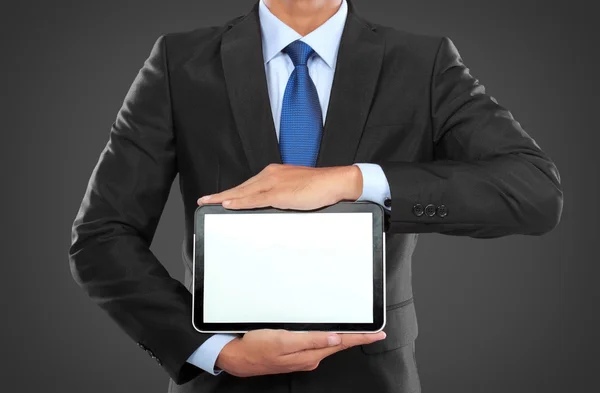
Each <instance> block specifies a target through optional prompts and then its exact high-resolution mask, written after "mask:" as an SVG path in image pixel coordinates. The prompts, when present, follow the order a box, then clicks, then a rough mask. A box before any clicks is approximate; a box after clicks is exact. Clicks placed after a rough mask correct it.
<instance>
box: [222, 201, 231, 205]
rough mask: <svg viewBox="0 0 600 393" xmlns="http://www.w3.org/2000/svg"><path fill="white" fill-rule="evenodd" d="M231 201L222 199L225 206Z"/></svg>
mask: <svg viewBox="0 0 600 393" xmlns="http://www.w3.org/2000/svg"><path fill="white" fill-rule="evenodd" d="M230 203H231V201H223V206H227V205H229V204H230Z"/></svg>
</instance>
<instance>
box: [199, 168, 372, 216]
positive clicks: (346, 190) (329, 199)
mask: <svg viewBox="0 0 600 393" xmlns="http://www.w3.org/2000/svg"><path fill="white" fill-rule="evenodd" d="M362 187H363V184H362V173H361V171H360V168H359V167H357V166H356V165H350V166H338V167H329V168H313V167H306V166H298V165H290V164H269V165H268V166H267V167H266V168H265V169H263V170H262V171H261V172H260V173H259V174H258V175H256V176H254V177H251V178H250V179H248V180H246V181H245V182H244V183H242V184H240V185H238V186H237V187H234V188H231V189H229V190H226V191H223V192H220V193H218V194H213V195H210V196H208V195H207V196H204V197H202V198H200V199H199V200H198V204H199V205H202V204H204V203H222V204H223V206H224V207H226V208H228V209H252V208H258V207H268V206H272V207H275V208H279V209H295V210H312V209H318V208H321V207H323V206H328V205H333V204H335V203H337V202H339V201H341V200H351V201H355V200H357V199H358V198H359V197H360V195H361V194H362Z"/></svg>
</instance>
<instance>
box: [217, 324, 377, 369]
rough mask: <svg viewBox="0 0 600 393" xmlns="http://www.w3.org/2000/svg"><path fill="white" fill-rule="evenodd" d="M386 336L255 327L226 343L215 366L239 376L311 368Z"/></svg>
mask: <svg viewBox="0 0 600 393" xmlns="http://www.w3.org/2000/svg"><path fill="white" fill-rule="evenodd" d="M384 338H385V333H384V332H379V333H368V334H354V333H344V334H335V333H327V332H306V333H299V332H289V331H287V330H280V329H278V330H273V329H260V330H252V331H250V332H248V333H246V334H245V335H244V336H243V337H242V338H236V339H234V340H232V341H230V342H229V343H227V345H225V347H223V349H222V350H221V353H220V354H219V357H218V358H217V361H216V364H215V365H216V366H217V367H218V368H220V369H221V370H223V371H225V372H227V373H229V374H231V375H234V376H237V377H251V376H255V375H267V374H283V373H290V372H294V371H312V370H314V369H316V368H317V367H318V366H319V363H320V362H321V360H323V359H324V358H326V357H327V356H329V355H332V354H334V353H336V352H339V351H341V350H344V349H348V348H350V347H353V346H356V345H362V344H370V343H373V342H375V341H379V340H383V339H384Z"/></svg>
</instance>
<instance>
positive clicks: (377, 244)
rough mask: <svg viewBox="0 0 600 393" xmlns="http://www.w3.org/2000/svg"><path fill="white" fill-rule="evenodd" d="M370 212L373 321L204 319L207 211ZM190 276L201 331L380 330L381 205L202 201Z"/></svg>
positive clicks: (382, 311) (196, 325)
mask: <svg viewBox="0 0 600 393" xmlns="http://www.w3.org/2000/svg"><path fill="white" fill-rule="evenodd" d="M300 212H301V213H307V214H319V213H357V212H361V213H362V212H369V213H373V322H372V323H297V322H282V323H269V322H256V323H254V322H253V323H247V322H242V323H214V322H211V323H208V322H204V321H203V314H204V313H203V304H204V293H203V285H199V284H198V285H197V283H203V282H204V247H203V245H204V216H205V215H206V214H245V213H266V214H276V213H283V214H285V213H300ZM192 269H193V272H192V274H193V277H192V325H193V326H194V328H195V329H196V330H197V331H198V332H200V333H246V332H248V331H250V330H256V329H285V330H289V331H327V332H338V333H374V332H378V331H380V330H382V329H383V328H384V327H385V323H386V315H385V314H386V313H385V310H386V299H385V292H386V289H385V232H384V210H383V207H382V206H381V205H378V204H376V203H373V202H370V201H356V202H350V201H341V202H338V203H336V204H334V205H330V206H325V207H322V208H319V209H314V210H301V211H300V210H289V209H277V208H273V207H265V208H257V209H239V210H233V209H226V208H224V207H223V206H222V205H221V204H204V205H201V206H199V207H198V208H197V209H196V211H195V214H194V239H193V266H192Z"/></svg>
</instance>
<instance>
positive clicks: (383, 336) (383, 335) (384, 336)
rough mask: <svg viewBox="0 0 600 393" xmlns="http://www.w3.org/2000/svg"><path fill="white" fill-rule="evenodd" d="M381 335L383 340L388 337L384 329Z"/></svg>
mask: <svg viewBox="0 0 600 393" xmlns="http://www.w3.org/2000/svg"><path fill="white" fill-rule="evenodd" d="M380 336H381V339H382V340H383V339H384V338H386V337H387V334H385V332H384V331H382V332H381V333H380Z"/></svg>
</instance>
